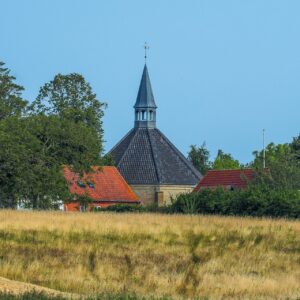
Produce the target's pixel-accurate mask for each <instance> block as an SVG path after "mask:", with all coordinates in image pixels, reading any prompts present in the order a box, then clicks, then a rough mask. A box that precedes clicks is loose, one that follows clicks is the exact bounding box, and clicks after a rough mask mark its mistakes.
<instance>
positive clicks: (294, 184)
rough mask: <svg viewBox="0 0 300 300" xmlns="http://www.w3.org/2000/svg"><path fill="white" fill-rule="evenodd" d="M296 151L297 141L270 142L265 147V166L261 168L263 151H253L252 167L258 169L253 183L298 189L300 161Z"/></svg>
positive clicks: (299, 183) (299, 184)
mask: <svg viewBox="0 0 300 300" xmlns="http://www.w3.org/2000/svg"><path fill="white" fill-rule="evenodd" d="M295 153H299V152H297V141H296V139H294V141H293V142H292V144H288V143H287V144H277V145H275V144H274V143H270V144H269V145H267V147H266V149H265V158H266V167H267V170H262V168H263V163H262V162H263V151H255V152H253V154H254V156H255V158H254V161H253V163H252V167H253V168H256V169H257V170H258V176H257V180H256V182H255V183H259V184H261V183H262V184H266V185H268V186H270V187H271V188H273V189H280V190H283V189H285V190H294V189H300V161H299V159H298V156H296V155H295Z"/></svg>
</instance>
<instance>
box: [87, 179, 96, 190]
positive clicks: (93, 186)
mask: <svg viewBox="0 0 300 300" xmlns="http://www.w3.org/2000/svg"><path fill="white" fill-rule="evenodd" d="M86 184H87V185H88V186H89V187H90V188H91V189H94V188H95V185H94V184H93V183H92V182H90V181H87V182H86Z"/></svg>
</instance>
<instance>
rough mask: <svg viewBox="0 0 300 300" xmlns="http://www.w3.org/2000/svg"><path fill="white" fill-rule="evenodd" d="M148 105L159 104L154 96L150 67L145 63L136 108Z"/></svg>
mask: <svg viewBox="0 0 300 300" xmlns="http://www.w3.org/2000/svg"><path fill="white" fill-rule="evenodd" d="M146 107H151V108H156V107H157V106H156V104H155V101H154V97H153V92H152V87H151V83H150V77H149V73H148V68H147V65H146V64H145V66H144V70H143V75H142V79H141V82H140V87H139V91H138V95H137V97H136V102H135V105H134V108H146Z"/></svg>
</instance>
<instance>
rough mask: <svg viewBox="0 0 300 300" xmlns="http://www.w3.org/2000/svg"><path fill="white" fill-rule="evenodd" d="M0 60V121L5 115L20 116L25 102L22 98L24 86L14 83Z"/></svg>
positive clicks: (13, 78) (13, 79) (12, 77)
mask: <svg viewBox="0 0 300 300" xmlns="http://www.w3.org/2000/svg"><path fill="white" fill-rule="evenodd" d="M4 65H5V64H4V63H3V62H1V61H0V121H1V120H3V119H4V118H6V117H11V116H20V115H21V114H22V112H24V109H25V108H26V105H27V102H26V101H25V100H24V99H22V97H21V94H22V91H23V90H24V88H23V87H22V86H20V85H18V84H16V83H15V79H16V78H15V77H14V76H12V75H10V70H9V69H7V68H5V67H4Z"/></svg>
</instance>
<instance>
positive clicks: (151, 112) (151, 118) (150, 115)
mask: <svg viewBox="0 0 300 300" xmlns="http://www.w3.org/2000/svg"><path fill="white" fill-rule="evenodd" d="M149 119H150V121H153V111H152V110H150V112H149Z"/></svg>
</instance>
